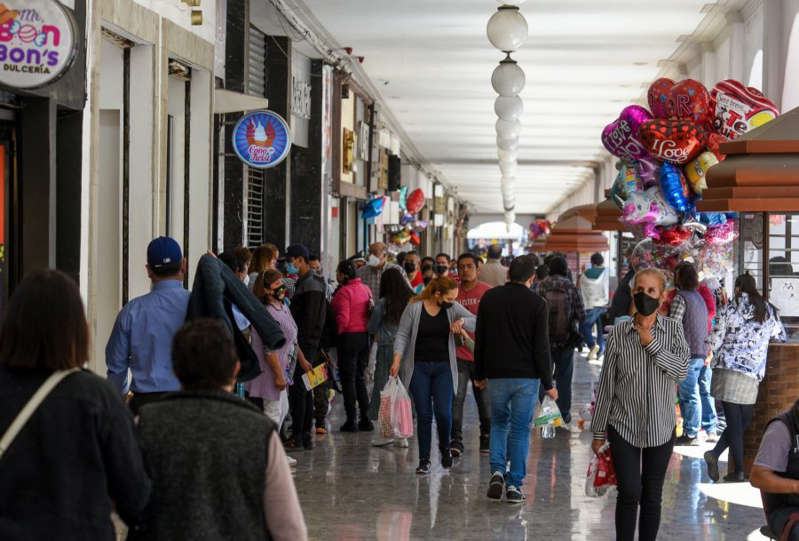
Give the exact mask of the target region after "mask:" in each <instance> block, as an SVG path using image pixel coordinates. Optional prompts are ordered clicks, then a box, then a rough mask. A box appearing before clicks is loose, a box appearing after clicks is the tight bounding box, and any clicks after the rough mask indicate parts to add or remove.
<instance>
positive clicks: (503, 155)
mask: <svg viewBox="0 0 799 541" xmlns="http://www.w3.org/2000/svg"><path fill="white" fill-rule="evenodd" d="M518 156H519V153H518V152H517V151H516V150H504V149H501V148H498V149H497V158H498V159H499V161H500V162H515V161H516V158H518Z"/></svg>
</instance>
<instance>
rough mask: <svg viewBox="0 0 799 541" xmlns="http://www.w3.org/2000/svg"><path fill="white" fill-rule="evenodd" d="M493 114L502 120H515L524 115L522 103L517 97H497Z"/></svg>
mask: <svg viewBox="0 0 799 541" xmlns="http://www.w3.org/2000/svg"><path fill="white" fill-rule="evenodd" d="M494 112H495V113H496V114H497V116H498V117H499V118H501V119H503V120H515V119H517V118H519V117H521V116H522V113H524V102H522V99H521V98H520V97H519V96H497V99H496V100H494Z"/></svg>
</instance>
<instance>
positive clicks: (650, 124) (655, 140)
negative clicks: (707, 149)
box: [639, 118, 705, 165]
mask: <svg viewBox="0 0 799 541" xmlns="http://www.w3.org/2000/svg"><path fill="white" fill-rule="evenodd" d="M639 136H640V138H641V141H642V142H643V143H644V147H646V149H647V151H648V152H649V153H650V154H651V155H652V156H654V157H655V158H657V159H659V160H663V161H666V162H671V163H675V164H678V165H684V164H686V163H688V162H690V161H691V160H693V159H694V158H695V157H696V156H698V155H699V153H700V152H702V149H703V148H704V146H705V143H704V142H705V130H703V129H702V128H700V127H699V126H697V125H695V124H694V123H693V122H691V121H689V120H666V119H662V118H655V119H652V120H647V121H646V122H644V123H643V124H641V128H640V130H639Z"/></svg>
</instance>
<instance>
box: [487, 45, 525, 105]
mask: <svg viewBox="0 0 799 541" xmlns="http://www.w3.org/2000/svg"><path fill="white" fill-rule="evenodd" d="M524 83H525V77H524V71H522V68H520V67H519V66H518V64H516V61H515V60H513V59H512V58H511V57H510V55H508V56H507V57H506V58H505V59H504V60H502V61H501V62H500V63H499V66H497V67H496V68H495V69H494V73H492V74H491V86H493V87H494V90H495V91H496V92H497V94H499V95H500V96H516V95H518V94H519V93H520V92H521V91H522V90H523V89H524Z"/></svg>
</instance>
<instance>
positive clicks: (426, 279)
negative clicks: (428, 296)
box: [422, 276, 433, 285]
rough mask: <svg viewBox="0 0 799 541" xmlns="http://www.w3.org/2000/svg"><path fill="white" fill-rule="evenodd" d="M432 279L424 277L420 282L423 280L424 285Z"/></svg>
mask: <svg viewBox="0 0 799 541" xmlns="http://www.w3.org/2000/svg"><path fill="white" fill-rule="evenodd" d="M432 279H433V277H432V276H425V277H424V278H422V280H424V285H427V284H429V283H430V281H431V280H432Z"/></svg>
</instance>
